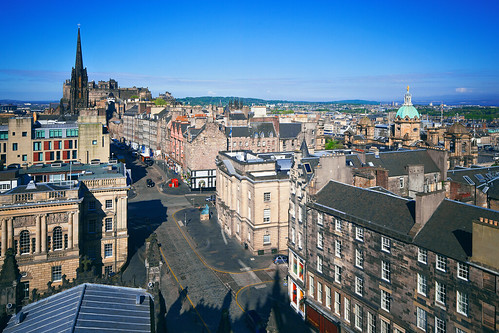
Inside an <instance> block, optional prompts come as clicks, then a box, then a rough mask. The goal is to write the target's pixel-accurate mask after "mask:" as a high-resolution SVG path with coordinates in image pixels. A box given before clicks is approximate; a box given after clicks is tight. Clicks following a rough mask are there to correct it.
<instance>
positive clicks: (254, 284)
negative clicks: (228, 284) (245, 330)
mask: <svg viewBox="0 0 499 333" xmlns="http://www.w3.org/2000/svg"><path fill="white" fill-rule="evenodd" d="M271 282H274V281H273V280H270V281H263V282H258V283H253V284H248V285H247V286H244V287H242V288H241V289H239V290H238V291H237V293H236V304H237V306H238V307H239V308H240V309H241V311H242V312H246V311H244V309H243V307H242V306H241V304H239V301H238V300H237V297H238V296H239V293H240V292H241V290H243V289H245V288H248V287H253V286H257V285H259V284H263V283H271Z"/></svg>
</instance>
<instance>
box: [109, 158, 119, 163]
mask: <svg viewBox="0 0 499 333" xmlns="http://www.w3.org/2000/svg"><path fill="white" fill-rule="evenodd" d="M109 164H118V160H116V159H111V160H109Z"/></svg>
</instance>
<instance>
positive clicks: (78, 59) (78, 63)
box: [75, 24, 83, 71]
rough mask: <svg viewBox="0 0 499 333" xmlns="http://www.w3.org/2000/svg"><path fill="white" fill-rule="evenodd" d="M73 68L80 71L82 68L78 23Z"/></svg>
mask: <svg viewBox="0 0 499 333" xmlns="http://www.w3.org/2000/svg"><path fill="white" fill-rule="evenodd" d="M75 69H76V70H77V71H81V70H82V69H83V56H82V54H81V39H80V25H79V24H78V41H77V42H76V61H75Z"/></svg>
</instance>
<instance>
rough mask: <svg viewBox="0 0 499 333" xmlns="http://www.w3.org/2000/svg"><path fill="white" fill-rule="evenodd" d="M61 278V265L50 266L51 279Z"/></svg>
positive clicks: (57, 279)
mask: <svg viewBox="0 0 499 333" xmlns="http://www.w3.org/2000/svg"><path fill="white" fill-rule="evenodd" d="M61 280H62V266H52V281H61Z"/></svg>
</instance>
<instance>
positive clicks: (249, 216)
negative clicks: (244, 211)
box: [248, 206, 251, 221]
mask: <svg viewBox="0 0 499 333" xmlns="http://www.w3.org/2000/svg"><path fill="white" fill-rule="evenodd" d="M248 220H250V221H251V207H250V206H248Z"/></svg>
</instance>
